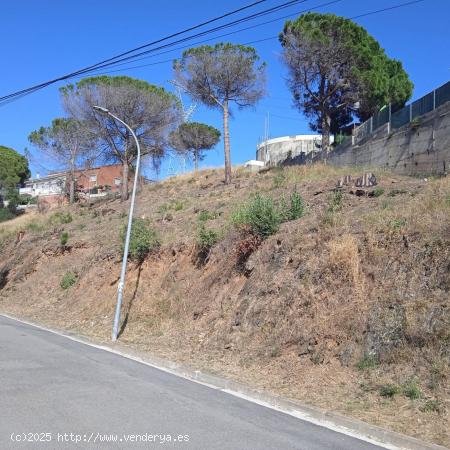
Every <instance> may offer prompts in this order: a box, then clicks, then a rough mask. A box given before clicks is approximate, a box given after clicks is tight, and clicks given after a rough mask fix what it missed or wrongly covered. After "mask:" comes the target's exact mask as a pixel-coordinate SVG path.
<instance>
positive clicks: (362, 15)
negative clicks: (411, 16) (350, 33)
mask: <svg viewBox="0 0 450 450" xmlns="http://www.w3.org/2000/svg"><path fill="white" fill-rule="evenodd" d="M423 1H425V0H414V1H412V2H406V3H401V4H400V5H395V6H390V7H388V8H383V9H377V10H376V11H371V12H367V13H364V14H360V15H359V16H353V17H350V19H360V18H361V17H366V16H371V15H372V14H378V13H381V12H385V11H391V10H392V9H397V8H402V7H403V6H409V5H413V4H415V3H421V2H423Z"/></svg>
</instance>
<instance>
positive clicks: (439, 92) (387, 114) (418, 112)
mask: <svg viewBox="0 0 450 450" xmlns="http://www.w3.org/2000/svg"><path fill="white" fill-rule="evenodd" d="M448 101H450V81H449V82H447V83H445V84H444V85H442V86H441V87H439V88H437V89H435V90H434V91H432V92H429V93H428V94H426V95H424V96H423V97H421V98H419V99H418V100H416V101H415V102H412V103H410V104H409V105H406V106H405V107H404V108H402V109H400V110H398V111H392V107H391V105H389V106H386V107H384V108H383V109H381V110H380V111H379V112H378V113H376V114H375V115H373V116H372V117H371V118H370V119H369V120H367V121H366V122H364V123H363V124H361V125H360V126H359V127H357V128H355V130H354V143H358V142H361V141H362V140H364V139H365V138H366V137H368V136H370V135H371V134H372V133H373V132H374V131H375V130H377V129H378V128H380V127H381V126H383V125H385V124H387V123H389V129H390V130H391V129H396V128H400V127H402V126H403V125H406V124H407V123H409V122H412V121H414V120H415V119H416V118H417V117H420V116H422V115H423V114H426V113H427V112H430V111H433V110H434V109H436V108H438V107H439V106H441V105H443V104H444V103H445V102H448Z"/></svg>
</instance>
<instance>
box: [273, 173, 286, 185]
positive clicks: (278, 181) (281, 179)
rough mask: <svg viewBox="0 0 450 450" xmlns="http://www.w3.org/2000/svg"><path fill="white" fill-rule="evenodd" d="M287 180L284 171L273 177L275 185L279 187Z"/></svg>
mask: <svg viewBox="0 0 450 450" xmlns="http://www.w3.org/2000/svg"><path fill="white" fill-rule="evenodd" d="M285 181H286V175H285V174H284V173H283V172H282V171H280V172H279V173H277V174H276V175H275V176H274V177H273V187H274V188H279V187H281V186H283V184H284V183H285Z"/></svg>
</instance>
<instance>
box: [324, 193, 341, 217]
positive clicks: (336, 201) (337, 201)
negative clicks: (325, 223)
mask: <svg viewBox="0 0 450 450" xmlns="http://www.w3.org/2000/svg"><path fill="white" fill-rule="evenodd" d="M342 198H343V196H342V192H341V191H334V192H333V193H332V194H331V196H330V197H329V199H328V212H331V213H334V212H337V211H339V210H341V209H342Z"/></svg>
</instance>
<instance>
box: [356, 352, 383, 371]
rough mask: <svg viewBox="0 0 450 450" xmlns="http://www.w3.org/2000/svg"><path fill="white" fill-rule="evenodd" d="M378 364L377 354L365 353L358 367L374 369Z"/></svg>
mask: <svg viewBox="0 0 450 450" xmlns="http://www.w3.org/2000/svg"><path fill="white" fill-rule="evenodd" d="M376 366H378V358H377V357H376V355H369V354H365V355H364V356H363V357H362V358H361V359H360V360H359V362H358V364H356V367H357V368H358V369H360V370H364V369H372V368H373V367H376Z"/></svg>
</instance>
